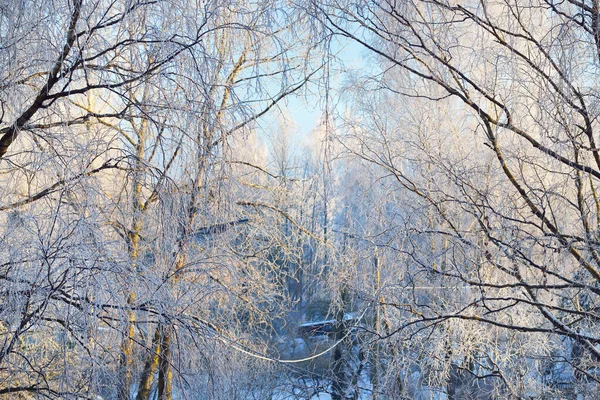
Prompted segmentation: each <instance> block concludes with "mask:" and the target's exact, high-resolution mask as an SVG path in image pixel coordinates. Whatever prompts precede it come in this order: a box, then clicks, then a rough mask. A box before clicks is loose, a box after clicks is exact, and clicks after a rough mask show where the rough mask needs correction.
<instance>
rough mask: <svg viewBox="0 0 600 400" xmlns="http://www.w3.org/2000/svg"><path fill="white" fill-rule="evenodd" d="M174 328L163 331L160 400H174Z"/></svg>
mask: <svg viewBox="0 0 600 400" xmlns="http://www.w3.org/2000/svg"><path fill="white" fill-rule="evenodd" d="M172 329H173V328H172V327H170V326H165V327H163V328H162V329H161V336H162V337H161V341H160V344H161V346H160V347H161V354H160V356H159V357H158V400H172V399H173V370H172V368H171V333H172Z"/></svg>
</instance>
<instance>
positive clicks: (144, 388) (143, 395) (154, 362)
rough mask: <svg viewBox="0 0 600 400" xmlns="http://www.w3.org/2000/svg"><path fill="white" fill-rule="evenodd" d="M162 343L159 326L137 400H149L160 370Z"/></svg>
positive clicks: (145, 365) (145, 366)
mask: <svg viewBox="0 0 600 400" xmlns="http://www.w3.org/2000/svg"><path fill="white" fill-rule="evenodd" d="M160 342H161V327H160V326H157V327H156V329H155V330H154V337H153V338H152V348H151V353H150V354H149V356H148V359H147V360H146V363H145V364H144V371H143V372H142V378H141V379H140V387H139V390H138V394H137V396H136V400H149V399H150V392H151V389H152V381H154V374H155V373H156V369H157V368H158V358H159V355H160Z"/></svg>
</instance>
